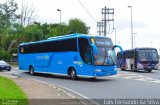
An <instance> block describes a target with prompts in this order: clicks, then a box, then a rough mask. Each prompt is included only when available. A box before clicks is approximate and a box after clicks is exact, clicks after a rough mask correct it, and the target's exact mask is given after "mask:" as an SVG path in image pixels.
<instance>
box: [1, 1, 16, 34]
mask: <svg viewBox="0 0 160 105" xmlns="http://www.w3.org/2000/svg"><path fill="white" fill-rule="evenodd" d="M17 9H18V7H17V3H16V2H14V0H6V2H5V3H3V4H0V33H3V31H4V30H6V29H8V27H10V26H11V23H12V22H13V21H14V20H16V18H17V15H16V13H15V12H16V10H17Z"/></svg>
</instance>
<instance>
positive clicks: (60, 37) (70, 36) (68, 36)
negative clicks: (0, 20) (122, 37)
mask: <svg viewBox="0 0 160 105" xmlns="http://www.w3.org/2000/svg"><path fill="white" fill-rule="evenodd" d="M77 37H83V38H90V37H96V38H108V37H105V36H93V35H86V34H79V33H74V34H69V35H63V36H57V37H50V38H48V39H46V40H40V41H35V42H27V43H21V44H20V45H26V44H35V43H41V42H49V41H55V40H63V39H69V38H77Z"/></svg>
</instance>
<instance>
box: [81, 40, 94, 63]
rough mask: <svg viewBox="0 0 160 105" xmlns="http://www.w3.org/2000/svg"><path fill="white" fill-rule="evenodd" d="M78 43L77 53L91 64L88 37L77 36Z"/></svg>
mask: <svg viewBox="0 0 160 105" xmlns="http://www.w3.org/2000/svg"><path fill="white" fill-rule="evenodd" d="M78 45H79V53H80V56H81V58H82V60H83V61H84V62H85V63H87V64H91V63H92V56H91V47H90V46H89V42H88V39H86V38H79V39H78Z"/></svg>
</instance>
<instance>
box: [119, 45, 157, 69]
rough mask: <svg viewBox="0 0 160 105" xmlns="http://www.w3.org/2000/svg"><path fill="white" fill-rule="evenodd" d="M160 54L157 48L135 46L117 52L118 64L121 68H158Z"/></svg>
mask: <svg viewBox="0 0 160 105" xmlns="http://www.w3.org/2000/svg"><path fill="white" fill-rule="evenodd" d="M158 62H159V56H158V52H157V49H156V48H135V49H131V50H124V51H123V53H120V52H118V53H117V65H118V67H119V68H120V69H121V70H127V69H128V70H132V71H137V70H145V71H148V72H151V71H152V70H158Z"/></svg>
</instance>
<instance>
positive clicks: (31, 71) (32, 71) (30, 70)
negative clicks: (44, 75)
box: [29, 66, 34, 75]
mask: <svg viewBox="0 0 160 105" xmlns="http://www.w3.org/2000/svg"><path fill="white" fill-rule="evenodd" d="M29 73H30V74H31V75H34V68H33V66H30V67H29Z"/></svg>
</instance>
